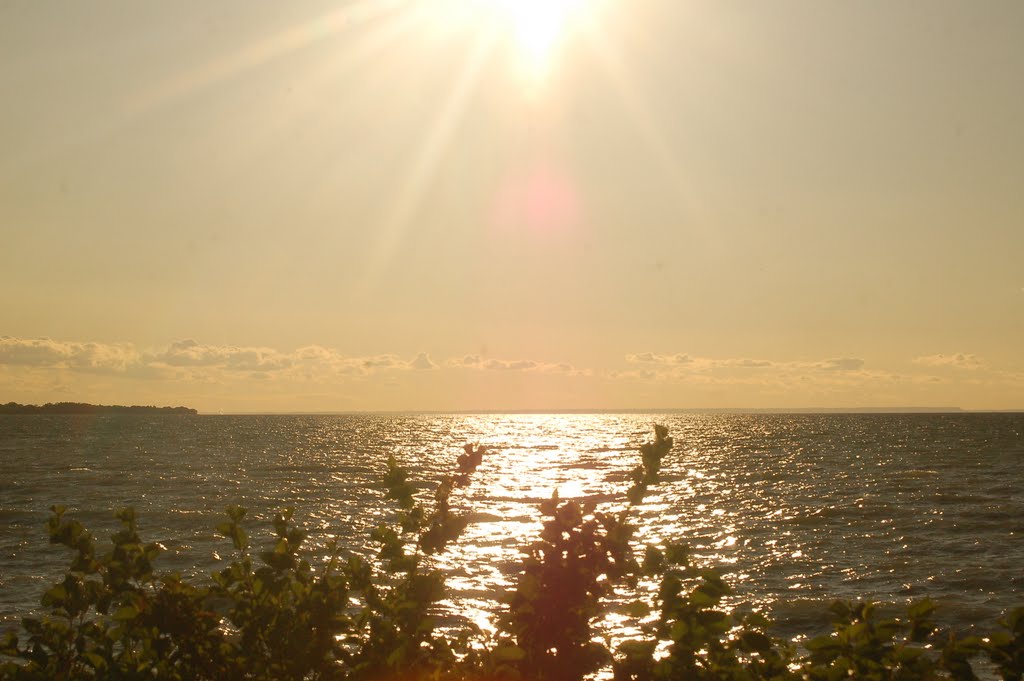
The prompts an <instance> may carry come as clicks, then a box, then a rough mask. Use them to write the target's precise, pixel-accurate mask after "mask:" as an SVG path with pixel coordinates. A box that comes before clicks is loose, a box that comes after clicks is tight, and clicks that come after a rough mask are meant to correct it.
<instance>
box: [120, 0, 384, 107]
mask: <svg viewBox="0 0 1024 681" xmlns="http://www.w3.org/2000/svg"><path fill="white" fill-rule="evenodd" d="M396 4H397V3H396V2H395V1H394V0H360V1H359V2H356V3H352V4H350V5H348V6H346V7H343V8H340V9H337V10H334V11H332V12H329V13H328V14H326V15H323V16H320V17H317V18H315V19H313V20H310V21H306V22H303V23H301V24H299V25H297V26H292V27H290V28H287V29H284V30H282V31H279V32H277V33H275V34H274V35H272V36H270V37H268V38H265V39H263V40H261V41H259V42H257V43H254V44H249V45H246V46H245V47H243V48H241V49H239V50H236V51H235V52H232V53H230V54H226V55H224V56H223V57H221V58H220V59H219V60H217V61H215V62H212V63H209V64H206V65H205V66H204V67H203V68H202V69H197V70H193V71H188V72H185V73H182V74H179V75H178V76H177V77H175V78H171V79H168V80H165V81H163V82H160V83H157V84H156V85H154V86H153V87H152V88H150V89H149V90H146V91H144V92H142V93H140V94H139V95H138V96H137V97H136V99H135V101H134V103H133V105H132V106H131V107H130V108H129V112H128V114H129V117H134V116H137V115H140V114H143V113H145V112H147V111H149V110H152V109H154V108H157V107H158V106H160V105H163V104H166V103H167V102H169V101H173V100H175V99H180V98H182V97H186V96H188V95H190V94H192V93H194V92H197V91H199V90H202V89H206V88H209V87H211V86H213V85H216V84H217V83H220V82H222V81H224V80H227V79H228V78H231V77H234V76H236V75H238V74H240V73H244V72H246V71H251V70H253V69H255V68H258V67H260V66H262V65H264V64H266V63H268V62H271V61H273V60H274V59H279V58H281V57H283V56H285V55H287V54H289V53H292V52H295V51H297V50H299V49H302V48H304V47H307V46H309V45H311V44H312V43H314V42H317V41H320V40H324V39H329V38H333V37H335V36H337V35H338V34H339V33H341V32H342V31H344V30H346V29H348V28H350V27H352V26H354V25H358V24H363V23H366V22H369V21H371V20H373V19H375V18H378V17H380V16H382V15H384V14H386V13H388V12H392V11H394V8H395V6H396Z"/></svg>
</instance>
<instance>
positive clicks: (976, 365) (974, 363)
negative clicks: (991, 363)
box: [914, 352, 985, 369]
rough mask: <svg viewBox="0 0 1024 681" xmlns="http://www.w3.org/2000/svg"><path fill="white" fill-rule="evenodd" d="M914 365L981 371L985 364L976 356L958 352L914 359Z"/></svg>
mask: <svg viewBox="0 0 1024 681" xmlns="http://www.w3.org/2000/svg"><path fill="white" fill-rule="evenodd" d="M914 364H921V365H923V366H929V367H953V368H956V369H983V368H985V362H983V361H982V360H981V358H979V357H978V356H977V355H969V354H965V353H962V352H958V353H956V354H953V355H926V356H924V357H915V358H914Z"/></svg>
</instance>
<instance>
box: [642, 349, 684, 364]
mask: <svg viewBox="0 0 1024 681" xmlns="http://www.w3.org/2000/svg"><path fill="white" fill-rule="evenodd" d="M626 361H627V362H629V363H630V364H662V365H679V364H690V363H691V362H693V359H692V358H691V357H690V356H689V355H683V354H676V355H658V354H655V353H653V352H639V353H636V354H633V355H626Z"/></svg>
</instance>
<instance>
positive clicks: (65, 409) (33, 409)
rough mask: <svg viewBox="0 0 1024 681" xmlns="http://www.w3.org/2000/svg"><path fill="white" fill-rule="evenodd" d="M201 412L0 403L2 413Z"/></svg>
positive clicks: (135, 407)
mask: <svg viewBox="0 0 1024 681" xmlns="http://www.w3.org/2000/svg"><path fill="white" fill-rule="evenodd" d="M198 413H199V412H198V411H196V410H195V409H191V408H189V407H152V406H148V407H142V406H138V405H132V406H127V407H126V406H122V405H119V404H114V405H105V404H86V403H84V402H47V403H46V404H44V405H41V406H40V405H35V404H18V403H17V402H8V403H7V404H0V414H160V415H181V414H184V415H188V416H195V415H197V414H198Z"/></svg>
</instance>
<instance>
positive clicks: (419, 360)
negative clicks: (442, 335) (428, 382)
mask: <svg viewBox="0 0 1024 681" xmlns="http://www.w3.org/2000/svg"><path fill="white" fill-rule="evenodd" d="M409 366H410V367H412V368H413V369H416V370H417V371H429V370H430V369H436V368H437V365H436V364H434V363H433V362H431V361H430V357H428V356H427V353H425V352H421V353H420V354H418V355H416V359H414V360H412V361H411V362H409Z"/></svg>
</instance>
